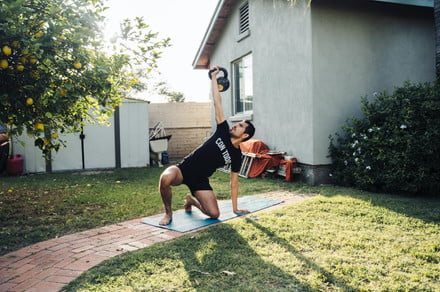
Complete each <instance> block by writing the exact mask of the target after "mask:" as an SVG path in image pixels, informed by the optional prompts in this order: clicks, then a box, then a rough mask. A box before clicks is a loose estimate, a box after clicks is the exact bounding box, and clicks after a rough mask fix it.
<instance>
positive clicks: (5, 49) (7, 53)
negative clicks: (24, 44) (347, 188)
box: [2, 46, 12, 56]
mask: <svg viewBox="0 0 440 292" xmlns="http://www.w3.org/2000/svg"><path fill="white" fill-rule="evenodd" d="M2 52H3V54H4V55H5V56H10V55H11V54H12V49H11V48H10V47H9V46H3V48H2Z"/></svg>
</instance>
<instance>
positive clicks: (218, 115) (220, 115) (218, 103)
mask: <svg viewBox="0 0 440 292" xmlns="http://www.w3.org/2000/svg"><path fill="white" fill-rule="evenodd" d="M214 69H216V70H215V71H214V72H212V74H211V91H212V101H213V103H214V112H215V122H216V123H217V125H218V124H221V123H222V122H223V121H224V120H226V118H225V113H224V112H223V106H222V96H221V95H220V91H219V90H218V84H217V74H218V72H220V71H219V69H218V66H215V67H214Z"/></svg>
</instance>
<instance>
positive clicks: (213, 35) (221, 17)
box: [193, 0, 235, 69]
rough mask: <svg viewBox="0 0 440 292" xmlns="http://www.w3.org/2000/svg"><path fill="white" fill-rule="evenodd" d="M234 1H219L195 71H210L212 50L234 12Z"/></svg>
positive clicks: (195, 61) (194, 62)
mask: <svg viewBox="0 0 440 292" xmlns="http://www.w3.org/2000/svg"><path fill="white" fill-rule="evenodd" d="M234 2H235V1H234V0H219V1H218V3H217V7H216V9H215V11H214V14H213V16H212V18H211V21H210V23H209V25H208V28H207V30H206V32H205V36H204V37H203V40H202V43H201V44H200V47H199V49H198V51H197V54H196V57H195V58H194V61H193V68H194V69H208V68H209V58H210V56H211V53H212V50H213V49H214V48H215V46H216V44H217V40H218V38H219V37H220V34H221V32H222V30H223V27H224V25H225V24H226V21H227V20H228V17H229V15H230V14H231V12H232V8H233V5H234Z"/></svg>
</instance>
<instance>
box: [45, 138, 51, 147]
mask: <svg viewBox="0 0 440 292" xmlns="http://www.w3.org/2000/svg"><path fill="white" fill-rule="evenodd" d="M43 143H44V145H46V146H47V145H49V144H50V142H49V140H47V139H46V138H44V139H43Z"/></svg>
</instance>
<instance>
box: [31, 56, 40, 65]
mask: <svg viewBox="0 0 440 292" xmlns="http://www.w3.org/2000/svg"><path fill="white" fill-rule="evenodd" d="M37 61H38V60H37V58H35V57H30V58H29V63H31V64H35V63H37Z"/></svg>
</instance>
